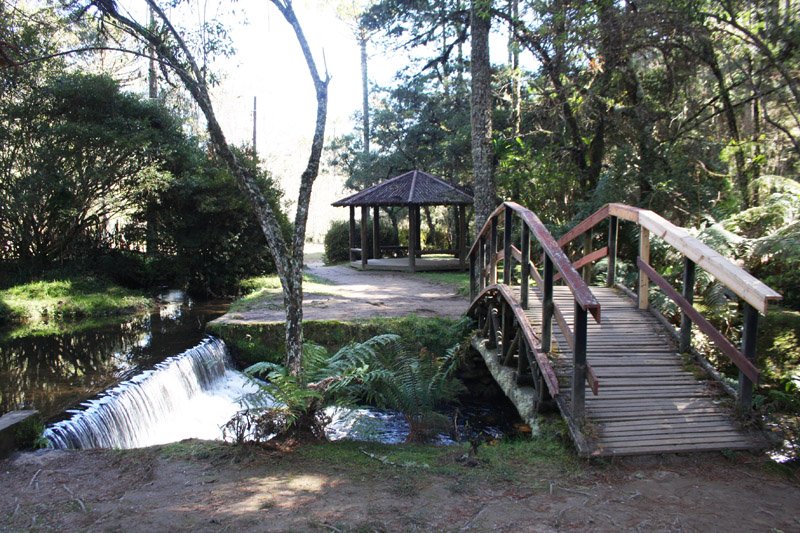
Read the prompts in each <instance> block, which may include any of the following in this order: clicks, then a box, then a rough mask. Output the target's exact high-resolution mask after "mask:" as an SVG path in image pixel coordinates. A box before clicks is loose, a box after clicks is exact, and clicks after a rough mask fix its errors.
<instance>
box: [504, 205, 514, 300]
mask: <svg viewBox="0 0 800 533" xmlns="http://www.w3.org/2000/svg"><path fill="white" fill-rule="evenodd" d="M513 216H514V212H513V211H512V210H511V208H510V207H508V206H506V210H505V217H504V220H503V283H505V284H506V285H511V271H512V270H513V268H514V267H513V265H514V258H513V257H512V256H511V230H512V227H511V224H512V217H513Z"/></svg>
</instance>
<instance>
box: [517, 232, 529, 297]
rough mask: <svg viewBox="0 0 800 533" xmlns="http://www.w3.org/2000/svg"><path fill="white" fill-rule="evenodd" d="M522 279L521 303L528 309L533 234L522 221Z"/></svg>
mask: <svg viewBox="0 0 800 533" xmlns="http://www.w3.org/2000/svg"><path fill="white" fill-rule="evenodd" d="M520 251H521V252H522V279H521V280H520V287H519V296H520V297H519V303H520V305H521V306H522V308H523V309H528V283H529V280H530V277H531V234H530V229H528V225H527V224H525V221H522V249H521V250H520Z"/></svg>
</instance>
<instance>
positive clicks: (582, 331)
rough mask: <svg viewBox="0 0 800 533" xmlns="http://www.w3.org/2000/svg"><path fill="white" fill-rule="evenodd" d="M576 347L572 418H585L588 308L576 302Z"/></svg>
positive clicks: (573, 369) (574, 354) (578, 419)
mask: <svg viewBox="0 0 800 533" xmlns="http://www.w3.org/2000/svg"><path fill="white" fill-rule="evenodd" d="M574 327H575V349H574V350H573V363H572V418H573V419H575V421H578V422H579V421H580V420H583V414H584V404H585V401H586V310H585V309H584V308H582V307H581V306H580V304H578V302H575V326H574Z"/></svg>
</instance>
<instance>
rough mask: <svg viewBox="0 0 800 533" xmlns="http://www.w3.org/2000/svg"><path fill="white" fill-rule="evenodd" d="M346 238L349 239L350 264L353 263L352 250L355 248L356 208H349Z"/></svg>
mask: <svg viewBox="0 0 800 533" xmlns="http://www.w3.org/2000/svg"><path fill="white" fill-rule="evenodd" d="M348 237H350V239H349V240H350V251H349V254H350V262H351V263H352V262H353V261H355V258H354V257H353V255H354V254H353V248H355V243H356V208H355V206H352V205H351V206H350V231H349V232H348Z"/></svg>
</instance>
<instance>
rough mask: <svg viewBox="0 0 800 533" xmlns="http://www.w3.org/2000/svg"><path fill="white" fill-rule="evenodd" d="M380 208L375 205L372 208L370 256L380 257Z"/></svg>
mask: <svg viewBox="0 0 800 533" xmlns="http://www.w3.org/2000/svg"><path fill="white" fill-rule="evenodd" d="M380 216H381V208H380V207H378V206H377V205H376V206H374V207H373V208H372V258H373V259H380V258H381V224H380Z"/></svg>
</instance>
